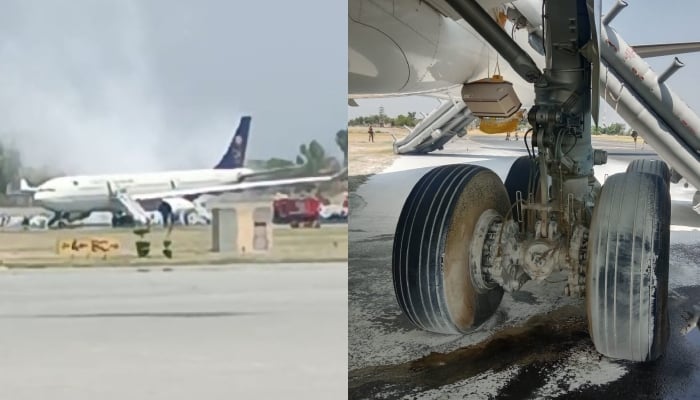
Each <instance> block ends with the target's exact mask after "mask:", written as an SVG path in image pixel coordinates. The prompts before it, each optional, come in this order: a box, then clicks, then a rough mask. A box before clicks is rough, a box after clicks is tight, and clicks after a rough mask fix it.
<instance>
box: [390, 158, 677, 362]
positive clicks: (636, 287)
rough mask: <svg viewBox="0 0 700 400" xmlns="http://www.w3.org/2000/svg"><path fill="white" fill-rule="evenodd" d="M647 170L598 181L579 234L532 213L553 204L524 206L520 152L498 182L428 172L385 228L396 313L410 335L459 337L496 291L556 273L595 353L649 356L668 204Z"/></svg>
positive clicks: (661, 285) (532, 173)
mask: <svg viewBox="0 0 700 400" xmlns="http://www.w3.org/2000/svg"><path fill="white" fill-rule="evenodd" d="M655 163H659V164H658V167H659V170H660V173H657V171H652V170H649V169H647V168H646V163H645V162H642V161H640V162H639V163H633V164H630V170H629V171H628V172H626V173H620V174H615V175H612V176H610V177H608V179H607V180H606V182H605V184H604V185H603V186H602V190H599V195H598V199H597V204H596V206H595V208H594V209H593V212H592V215H589V216H588V217H587V218H586V219H588V221H589V223H588V226H589V227H588V228H586V227H585V226H583V225H576V226H574V228H573V229H566V230H564V229H562V227H560V226H559V225H558V223H557V222H556V220H554V219H553V218H547V221H548V223H547V224H543V223H542V221H541V220H540V219H539V215H538V214H539V213H541V212H543V211H538V210H546V209H550V210H554V209H556V208H558V206H555V202H554V201H553V199H551V198H550V199H547V200H546V202H545V203H544V204H545V205H543V204H541V203H537V202H535V196H534V193H535V192H538V190H537V188H538V187H539V183H540V182H539V175H538V170H537V169H536V168H535V167H536V164H534V163H533V162H532V160H530V159H529V157H527V156H526V157H521V158H519V159H518V160H516V162H515V163H514V164H513V166H512V167H511V169H510V172H509V174H508V179H506V184H504V183H502V182H501V180H500V178H499V177H498V176H497V175H496V174H495V173H493V172H492V171H490V170H488V169H486V168H483V167H480V166H476V165H446V166H441V167H437V168H435V169H433V170H431V171H430V172H428V173H427V174H426V175H425V176H423V177H422V178H421V179H420V180H419V181H418V183H417V184H416V185H415V187H414V188H413V190H412V191H411V193H410V194H409V196H408V198H407V199H406V202H405V204H404V207H403V210H402V212H401V216H400V217H399V222H398V225H397V228H396V235H395V239H394V248H393V261H392V268H393V270H392V272H393V278H394V290H395V294H396V298H397V301H398V303H399V306H400V307H401V309H402V311H403V312H404V314H405V315H406V316H407V317H408V318H409V320H410V321H411V322H412V323H413V324H415V325H416V326H418V327H420V328H422V329H425V330H428V331H431V332H436V333H445V334H455V333H467V332H470V331H472V330H474V329H475V328H477V327H479V325H480V324H482V323H483V322H484V321H486V320H487V319H488V318H489V317H490V316H491V315H493V313H494V312H495V311H496V309H497V307H498V305H499V303H500V301H501V298H502V296H503V293H504V291H515V290H518V289H520V288H521V287H522V285H523V284H524V283H525V282H527V281H528V280H531V279H532V280H537V281H542V280H544V279H545V278H546V277H548V276H549V275H550V274H551V273H553V272H555V271H568V275H569V278H568V284H567V286H566V289H565V293H566V294H567V295H572V296H584V295H585V297H586V308H587V311H588V322H589V331H590V334H591V338H592V340H593V343H594V344H595V347H596V349H597V350H598V351H599V352H601V353H603V354H605V355H607V356H610V357H613V358H621V359H629V360H635V361H649V360H654V359H656V358H658V357H659V356H660V355H661V354H663V351H664V349H665V347H666V343H667V341H668V331H669V326H668V325H669V323H668V311H667V305H666V299H667V297H668V294H667V293H668V267H669V266H668V262H669V261H668V248H669V226H670V205H671V202H670V196H669V193H668V181H666V180H665V175H664V170H667V167H666V165H665V164H663V163H662V162H660V161H655ZM640 166H644V168H640ZM528 187H529V189H528ZM533 189H534V190H533ZM548 189H549V186H548ZM548 191H549V190H548ZM509 193H510V194H511V197H510V198H509ZM526 193H529V195H525V194H526ZM580 211H585V209H582V210H580ZM582 217H586V216H585V215H582ZM545 225H546V226H545ZM545 230H546V231H545ZM545 232H546V236H543V233H545Z"/></svg>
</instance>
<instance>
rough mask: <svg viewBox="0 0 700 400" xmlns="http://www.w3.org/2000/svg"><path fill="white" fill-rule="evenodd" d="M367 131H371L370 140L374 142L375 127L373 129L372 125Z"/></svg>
mask: <svg viewBox="0 0 700 400" xmlns="http://www.w3.org/2000/svg"><path fill="white" fill-rule="evenodd" d="M367 133H369V141H370V142H372V143H374V129H372V125H370V126H369V130H368V131H367Z"/></svg>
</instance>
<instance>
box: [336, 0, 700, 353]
mask: <svg viewBox="0 0 700 400" xmlns="http://www.w3.org/2000/svg"><path fill="white" fill-rule="evenodd" d="M625 6H627V3H625V2H624V1H622V0H618V1H617V2H616V4H615V6H614V7H613V8H612V9H611V10H610V11H609V12H608V13H607V14H606V15H605V17H604V18H603V17H602V13H601V10H600V7H601V5H600V0H517V1H504V0H401V1H382V0H349V2H348V24H349V30H348V32H349V36H348V65H349V68H348V69H349V75H348V92H349V101H348V102H349V104H350V105H351V106H352V105H355V104H357V100H358V99H362V98H372V97H388V96H399V95H414V94H423V95H433V96H436V97H439V98H442V99H445V101H444V102H443V103H442V105H440V106H438V107H436V108H435V109H434V110H433V111H432V112H431V113H430V114H429V115H428V116H426V118H424V119H423V120H422V121H421V122H420V123H419V124H418V126H416V127H415V128H414V129H413V130H412V131H411V132H410V133H409V135H408V136H407V138H406V139H404V140H401V141H398V142H396V143H395V145H394V148H395V151H396V152H397V153H401V154H403V153H427V152H430V151H433V150H436V149H440V148H442V146H443V145H444V144H445V143H446V142H447V141H449V140H450V139H451V138H452V137H454V136H455V135H463V134H464V131H465V127H466V125H467V124H468V123H469V122H471V121H472V120H474V119H476V118H482V123H483V121H484V120H485V119H486V118H491V119H500V120H504V121H507V120H508V119H509V118H513V116H514V115H517V113H518V111H519V110H521V109H522V108H523V107H524V108H526V109H528V112H527V119H528V122H529V123H530V125H531V127H532V128H531V129H530V130H529V131H528V133H527V134H526V136H527V135H528V134H530V133H531V134H530V135H529V137H528V139H527V142H528V144H529V149H528V153H529V155H528V156H524V157H521V158H518V159H516V161H515V162H514V163H513V165H512V166H511V168H510V171H509V173H508V175H507V178H506V180H505V182H502V181H501V179H500V178H499V177H498V175H496V174H495V173H494V172H493V171H491V170H489V169H487V168H484V167H481V166H477V165H468V164H458V165H445V166H441V167H437V168H434V169H433V170H431V171H429V172H428V173H427V174H425V175H424V176H423V177H422V178H421V179H420V180H419V181H418V182H417V183H416V185H415V186H414V188H413V190H412V191H411V192H410V194H409V195H408V198H407V199H406V201H405V203H404V206H403V209H402V211H401V214H400V217H399V220H398V224H397V226H396V231H395V236H394V245H393V260H392V273H393V280H394V291H395V295H396V300H397V302H398V304H399V306H400V308H401V310H402V311H403V313H404V315H405V316H406V317H407V318H408V319H409V320H410V321H411V322H412V323H413V324H414V325H416V326H417V327H419V328H421V329H425V330H428V331H432V332H436V333H444V334H462V333H467V332H470V331H473V330H474V329H477V328H478V327H479V326H480V325H481V324H482V323H483V322H484V321H486V320H487V319H489V318H490V317H491V316H492V315H493V314H494V312H495V311H496V309H497V307H498V305H499V304H500V301H501V298H502V296H503V293H504V291H515V290H518V289H520V288H521V287H522V285H523V284H524V283H525V282H526V281H527V280H536V281H542V280H544V279H545V278H546V277H548V276H549V275H550V274H551V273H553V271H559V270H562V271H567V272H568V274H569V279H568V284H567V286H566V290H565V294H567V295H574V296H585V297H586V309H587V311H588V324H589V328H590V329H589V330H590V334H591V338H592V340H593V343H594V344H595V347H596V349H597V350H598V351H599V352H600V353H602V354H604V355H606V356H609V357H613V358H620V359H627V360H633V361H642V362H643V361H651V360H655V359H657V358H658V357H660V356H661V355H662V354H663V353H664V351H665V348H666V344H667V341H668V337H669V317H668V310H667V305H666V303H667V292H668V273H669V230H670V196H669V184H670V180H671V179H672V178H671V171H670V170H669V167H668V166H667V164H666V163H668V164H670V165H671V166H672V167H673V168H674V170H675V171H676V172H677V173H679V174H681V175H682V176H683V177H684V178H685V179H686V180H687V181H688V182H690V183H691V184H693V185H694V186H695V187H696V188H700V135H698V133H697V132H700V117H698V116H697V115H696V114H695V113H694V112H693V111H691V110H690V109H689V108H688V106H687V105H686V104H685V102H683V101H682V100H681V99H680V98H678V96H677V95H675V94H674V93H673V91H672V90H671V88H670V86H669V84H668V81H669V78H670V77H671V75H672V74H673V73H674V72H675V71H676V70H677V69H678V68H680V67H682V66H683V64H682V63H680V61H678V59H675V60H674V62H673V63H672V64H671V66H670V67H669V68H668V69H667V70H666V71H664V72H663V73H661V74H659V75H657V74H656V73H655V72H654V71H652V70H651V68H650V67H649V66H648V64H647V63H646V62H645V61H644V60H643V59H642V57H651V56H660V55H672V54H678V53H683V52H691V51H698V48H699V47H700V46H699V44H698V43H677V44H662V45H647V46H630V45H629V44H627V43H626V42H625V41H624V39H623V38H622V36H621V35H620V34H619V33H618V32H616V31H615V30H614V29H613V28H612V26H611V23H612V22H613V20H614V18H615V16H616V15H617V14H618V13H619V12H620V11H621V10H622V9H623V8H624V7H625ZM493 75H498V76H496V77H493ZM505 79H507V80H505ZM599 96H602V97H604V99H605V100H606V101H607V102H608V104H611V105H612V106H613V108H614V109H615V110H616V111H617V112H618V114H619V115H620V116H621V117H622V118H623V119H625V121H626V122H627V123H628V124H629V125H630V126H631V127H632V128H633V129H635V130H636V131H638V132H640V133H641V134H642V136H643V137H644V138H645V139H646V140H647V142H648V143H649V144H650V145H651V146H652V147H653V148H654V149H655V150H656V151H657V153H658V154H659V155H660V157H661V158H662V159H663V160H664V161H665V162H664V161H658V160H657V161H653V160H635V161H634V162H632V163H630V164H629V167H628V168H627V172H626V173H620V174H614V175H612V176H609V177H608V178H607V180H606V181H605V183H604V184H602V185H601V183H599V182H598V181H597V180H596V178H595V176H594V174H593V166H594V165H600V164H604V163H606V162H607V153H606V152H605V151H602V150H598V149H596V150H594V149H593V148H592V146H591V120H597V113H598V103H599ZM507 125H508V124H504V125H503V126H507ZM530 149H532V153H531V154H530ZM540 177H541V178H542V179H540ZM623 204H624V206H623Z"/></svg>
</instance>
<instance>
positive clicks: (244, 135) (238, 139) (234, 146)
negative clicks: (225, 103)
mask: <svg viewBox="0 0 700 400" xmlns="http://www.w3.org/2000/svg"><path fill="white" fill-rule="evenodd" d="M250 119H251V117H249V116H245V117H242V118H241V122H240V123H239V124H238V129H236V134H235V135H233V139H231V144H230V145H229V147H228V150H226V153H224V156H223V157H221V161H219V163H218V164H216V166H215V167H214V169H233V168H242V167H243V164H244V163H245V150H246V147H247V146H248V133H249V131H250Z"/></svg>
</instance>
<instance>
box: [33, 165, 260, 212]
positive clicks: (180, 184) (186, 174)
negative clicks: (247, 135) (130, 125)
mask: <svg viewBox="0 0 700 400" xmlns="http://www.w3.org/2000/svg"><path fill="white" fill-rule="evenodd" d="M249 172H251V170H249V169H246V168H237V169H200V170H183V171H167V172H151V173H138V174H110V175H83V176H65V177H60V178H54V179H50V180H48V181H46V182H44V183H43V184H41V185H40V186H39V187H38V188H37V191H36V193H35V194H34V202H35V204H37V205H39V206H41V207H44V208H46V209H49V210H51V211H55V212H66V213H84V212H93V211H111V212H115V211H124V210H123V207H122V206H121V204H120V202H119V201H115V199H114V193H115V192H117V191H124V192H126V193H127V194H129V195H139V194H147V193H153V192H167V191H168V190H173V189H191V188H199V187H209V186H216V185H223V184H229V183H235V182H238V181H239V180H240V178H241V175H242V174H246V173H249Z"/></svg>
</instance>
